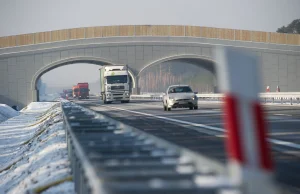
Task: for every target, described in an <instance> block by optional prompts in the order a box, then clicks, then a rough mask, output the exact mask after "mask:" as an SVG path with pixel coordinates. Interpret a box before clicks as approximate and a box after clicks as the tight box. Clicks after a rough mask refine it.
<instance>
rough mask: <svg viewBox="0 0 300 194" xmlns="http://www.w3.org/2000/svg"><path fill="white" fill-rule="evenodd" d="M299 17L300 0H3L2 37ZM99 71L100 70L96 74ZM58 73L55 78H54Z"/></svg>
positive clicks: (265, 25) (253, 26) (266, 24)
mask: <svg viewBox="0 0 300 194" xmlns="http://www.w3.org/2000/svg"><path fill="white" fill-rule="evenodd" d="M298 18H300V0H105V1H104V0H84V1H83V0H51V1H50V0H26V1H25V0H0V36H8V35H16V34H24V33H32V32H41V31H50V30H57V29H66V28H75V27H87V26H102V25H125V24H170V25H172V24H178V25H199V26H208V27H220V28H235V29H245V30H261V31H276V30H277V28H278V27H281V26H283V25H287V24H289V23H290V22H291V21H293V20H294V19H298ZM96 69H97V71H98V67H97V66H90V67H89V66H86V65H85V66H78V67H76V68H75V66H68V67H64V68H63V67H62V68H59V69H57V71H54V70H53V71H51V72H49V73H48V74H50V75H51V74H52V76H46V75H45V76H43V80H44V81H46V83H48V84H51V85H57V84H58V83H62V82H64V83H68V82H72V84H73V83H74V82H77V80H75V79H76V77H72V76H65V77H63V78H62V80H57V79H53V76H54V75H55V74H53V72H55V73H56V74H58V73H61V74H64V75H66V73H67V74H68V75H71V73H76V72H81V75H82V76H83V75H86V78H82V79H86V81H89V80H91V81H92V80H96V79H97V78H96V77H92V76H91V73H90V71H91V72H92V71H95V70H96ZM97 75H98V74H97ZM55 77H56V76H55ZM80 79H81V78H80Z"/></svg>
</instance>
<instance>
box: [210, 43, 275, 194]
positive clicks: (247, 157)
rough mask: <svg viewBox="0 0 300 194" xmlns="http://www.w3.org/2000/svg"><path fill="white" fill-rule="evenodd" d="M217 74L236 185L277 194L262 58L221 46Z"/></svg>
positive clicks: (228, 148)
mask: <svg viewBox="0 0 300 194" xmlns="http://www.w3.org/2000/svg"><path fill="white" fill-rule="evenodd" d="M216 59H217V74H218V78H219V85H220V89H221V91H222V92H223V93H224V94H225V98H224V111H225V112H224V119H225V128H226V133H227V138H226V147H227V153H228V158H229V164H228V166H229V172H230V178H231V179H230V180H231V181H232V183H233V184H234V185H236V186H238V187H240V189H241V192H242V193H247V194H250V193H251V194H256V193H257V194H258V193H261V194H276V193H278V189H277V188H276V186H275V183H274V180H273V163H272V158H271V152H270V148H269V144H268V142H267V137H266V135H267V128H266V122H265V119H264V113H263V108H262V106H261V104H260V101H259V98H258V93H259V92H260V75H259V70H258V68H259V65H260V62H259V58H258V57H257V56H255V55H252V54H251V53H250V52H249V51H248V52H245V51H242V50H241V49H238V50H237V49H234V48H231V47H219V48H218V49H217V52H216Z"/></svg>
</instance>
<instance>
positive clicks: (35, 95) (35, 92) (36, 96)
mask: <svg viewBox="0 0 300 194" xmlns="http://www.w3.org/2000/svg"><path fill="white" fill-rule="evenodd" d="M31 91H32V102H38V101H39V91H38V90H31Z"/></svg>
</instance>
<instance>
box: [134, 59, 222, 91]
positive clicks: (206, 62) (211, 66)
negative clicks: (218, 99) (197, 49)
mask: <svg viewBox="0 0 300 194" xmlns="http://www.w3.org/2000/svg"><path fill="white" fill-rule="evenodd" d="M169 61H181V62H187V63H190V64H193V65H196V66H198V67H201V68H204V69H206V70H208V71H210V72H211V73H212V75H213V81H214V87H215V90H217V76H216V62H215V61H214V60H212V59H211V58H209V57H207V56H203V55H196V54H181V55H172V56H168V57H164V58H161V59H158V60H155V61H152V62H150V63H148V64H147V65H145V66H144V67H143V68H142V69H141V70H140V71H139V72H138V74H137V82H138V80H139V78H140V77H141V74H142V73H143V72H144V71H145V70H146V69H148V68H150V67H152V66H155V65H159V64H162V63H164V62H169Z"/></svg>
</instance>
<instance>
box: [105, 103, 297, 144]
mask: <svg viewBox="0 0 300 194" xmlns="http://www.w3.org/2000/svg"><path fill="white" fill-rule="evenodd" d="M105 107H108V108H112V109H116V110H121V111H127V112H131V113H135V114H140V115H145V116H149V117H154V118H158V119H163V120H167V121H173V122H176V123H181V124H188V125H191V126H194V127H202V128H205V129H211V130H214V131H219V132H225V129H222V128H219V127H212V126H208V125H203V124H198V123H192V122H188V121H181V120H177V119H171V118H168V117H163V116H156V115H153V114H148V113H143V112H137V111H132V110H126V109H123V108H117V107H113V106H105ZM268 141H269V142H271V143H273V144H277V145H282V146H286V147H290V148H295V149H300V145H299V144H296V143H292V142H288V141H282V140H278V139H271V138H268Z"/></svg>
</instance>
